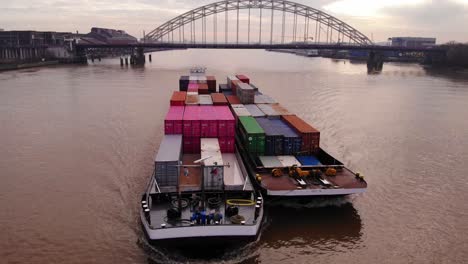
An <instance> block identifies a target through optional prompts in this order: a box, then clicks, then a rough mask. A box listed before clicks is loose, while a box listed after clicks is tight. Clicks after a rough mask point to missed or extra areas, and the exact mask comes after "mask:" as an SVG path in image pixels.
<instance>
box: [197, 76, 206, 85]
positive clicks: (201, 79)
mask: <svg viewBox="0 0 468 264" xmlns="http://www.w3.org/2000/svg"><path fill="white" fill-rule="evenodd" d="M197 77H198V83H202V84H206V83H208V79H207V78H206V76H197Z"/></svg>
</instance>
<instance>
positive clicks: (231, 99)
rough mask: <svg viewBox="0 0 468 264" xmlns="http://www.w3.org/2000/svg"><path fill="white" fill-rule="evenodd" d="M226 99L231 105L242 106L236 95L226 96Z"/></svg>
mask: <svg viewBox="0 0 468 264" xmlns="http://www.w3.org/2000/svg"><path fill="white" fill-rule="evenodd" d="M226 99H227V100H228V102H229V104H231V105H233V104H240V103H241V101H240V100H239V97H237V96H235V95H226Z"/></svg>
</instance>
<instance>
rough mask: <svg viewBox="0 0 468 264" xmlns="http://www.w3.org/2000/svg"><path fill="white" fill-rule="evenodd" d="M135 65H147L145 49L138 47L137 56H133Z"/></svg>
mask: <svg viewBox="0 0 468 264" xmlns="http://www.w3.org/2000/svg"><path fill="white" fill-rule="evenodd" d="M132 57H134V58H133V64H135V65H145V62H146V58H145V53H144V49H143V48H141V47H138V48H137V49H136V55H133V56H132Z"/></svg>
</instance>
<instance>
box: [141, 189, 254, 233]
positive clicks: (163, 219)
mask: <svg viewBox="0 0 468 264" xmlns="http://www.w3.org/2000/svg"><path fill="white" fill-rule="evenodd" d="M237 197H239V198H242V197H241V196H237ZM232 198H236V197H234V196H233V197H232ZM244 199H245V198H244ZM225 206H226V203H225V202H224V201H223V202H222V203H221V204H220V207H219V212H220V213H221V214H222V215H223V219H222V220H221V222H220V225H232V224H234V223H232V222H231V220H230V218H229V217H226V213H225ZM171 208H173V205H172V203H171V202H170V201H164V202H154V203H153V204H152V206H151V210H150V217H151V226H152V227H153V228H159V227H161V224H166V228H170V227H183V226H190V218H191V217H192V214H193V213H194V210H193V209H192V208H190V206H189V207H187V208H184V209H182V211H181V213H182V215H181V217H180V220H176V221H170V220H168V219H167V210H168V209H171ZM238 208H239V215H241V216H243V217H244V219H245V224H246V225H253V224H255V221H254V220H255V205H249V206H238ZM214 211H215V210H214V209H212V210H210V209H209V210H207V214H209V213H210V212H211V213H214ZM211 224H212V225H214V223H211Z"/></svg>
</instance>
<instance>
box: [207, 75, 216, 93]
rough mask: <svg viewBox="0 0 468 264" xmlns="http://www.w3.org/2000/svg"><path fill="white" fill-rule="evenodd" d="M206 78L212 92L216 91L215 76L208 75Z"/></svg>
mask: <svg viewBox="0 0 468 264" xmlns="http://www.w3.org/2000/svg"><path fill="white" fill-rule="evenodd" d="M206 79H207V84H208V90H209V91H210V93H216V78H215V77H214V76H206Z"/></svg>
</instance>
